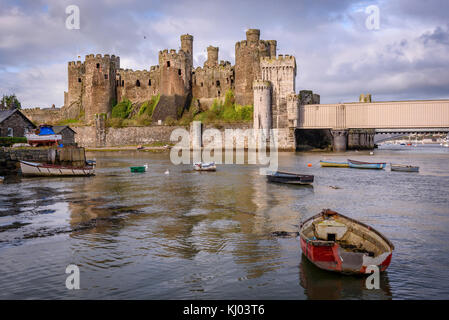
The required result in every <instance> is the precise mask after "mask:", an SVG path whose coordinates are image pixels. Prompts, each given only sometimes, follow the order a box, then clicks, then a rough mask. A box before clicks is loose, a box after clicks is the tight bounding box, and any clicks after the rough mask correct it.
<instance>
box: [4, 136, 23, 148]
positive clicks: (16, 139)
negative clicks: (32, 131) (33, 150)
mask: <svg viewBox="0 0 449 320" xmlns="http://www.w3.org/2000/svg"><path fill="white" fill-rule="evenodd" d="M27 142H28V140H27V138H25V137H0V146H1V147H10V146H12V145H13V144H14V143H27Z"/></svg>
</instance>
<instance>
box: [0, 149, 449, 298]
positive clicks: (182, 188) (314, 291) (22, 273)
mask: <svg viewBox="0 0 449 320" xmlns="http://www.w3.org/2000/svg"><path fill="white" fill-rule="evenodd" d="M326 156H328V157H332V159H334V160H335V161H339V160H340V159H339V158H341V160H345V159H346V158H348V157H349V158H354V157H355V156H357V157H358V158H360V160H364V159H366V160H367V159H371V160H372V161H377V160H379V161H391V162H401V161H402V162H404V159H403V158H404V156H405V155H404V153H401V154H397V153H392V152H390V151H376V155H375V156H370V155H369V153H367V154H363V152H360V153H357V155H355V154H344V155H339V154H329V155H323V154H312V153H311V154H301V153H297V154H291V153H281V154H280V168H282V169H283V170H284V169H285V170H288V171H295V172H299V173H304V174H314V175H315V182H314V186H313V187H304V186H289V185H283V184H277V183H267V181H266V178H265V177H264V176H261V175H259V168H258V167H257V166H252V165H220V166H219V168H218V170H217V171H216V172H209V173H203V172H195V171H193V170H192V168H191V166H190V165H181V166H175V165H173V164H171V162H170V160H169V158H168V155H167V154H148V153H138V152H124V153H97V154H95V155H94V156H90V158H93V157H95V158H96V159H97V175H96V176H95V177H91V178H55V179H49V178H43V179H23V180H22V181H21V182H17V183H8V184H5V185H2V186H1V187H0V256H1V259H2V264H0V274H2V275H3V276H2V277H0V287H1V288H6V289H7V290H6V291H4V292H6V293H3V294H2V293H0V297H14V298H24V297H36V298H60V297H66V296H67V295H69V296H68V297H69V298H73V296H72V295H71V294H73V293H67V292H66V291H67V290H63V289H64V286H63V285H62V286H61V283H64V281H65V279H64V278H63V279H62V280H61V279H60V278H58V277H56V276H55V275H56V274H58V275H62V276H64V273H63V272H62V274H61V270H64V268H65V267H66V266H67V264H69V263H76V264H77V265H79V266H80V267H81V268H82V270H83V277H84V278H83V279H84V280H83V281H84V282H83V283H84V286H85V290H84V291H83V292H79V293H78V295H79V296H78V297H80V298H94V299H95V298H142V297H144V298H154V299H164V298H181V299H185V298H186V299H192V298H194V299H221V298H230V299H251V298H252V299H273V298H275V299H292V298H293V299H297V298H304V297H307V298H309V299H391V298H392V297H394V298H399V299H401V298H404V297H407V298H423V297H430V298H435V297H438V298H442V297H447V292H448V291H447V284H448V283H449V278H448V275H447V264H448V263H449V260H448V259H449V258H448V257H449V251H448V249H449V247H448V246H447V243H448V241H447V240H448V239H447V238H448V233H447V228H448V227H449V218H448V215H447V213H449V212H448V211H447V208H448V207H449V203H448V197H447V185H448V183H449V180H448V179H449V175H448V174H447V168H448V163H449V157H448V154H446V153H445V154H439V153H437V154H431V155H428V154H426V153H424V154H420V153H416V154H415V153H414V154H412V155H410V154H409V155H408V156H409V159H408V162H411V163H416V164H417V165H419V166H420V167H421V168H422V171H421V172H420V173H419V174H417V175H407V174H401V173H399V174H395V173H391V172H390V171H389V170H382V171H379V172H377V171H376V172H373V171H363V170H351V169H344V168H343V169H339V168H335V170H333V169H330V170H326V168H321V167H320V166H319V160H320V158H322V157H326ZM364 157H365V158H364ZM144 163H148V165H149V170H148V172H145V173H139V174H133V173H131V172H130V170H129V166H131V165H141V164H144ZM308 163H312V164H313V166H312V167H308V166H307V164H308ZM167 169H168V170H169V171H170V174H169V175H165V174H164V172H165V171H166V170H167ZM329 186H338V188H335V189H334V188H330V187H329ZM373 195H375V196H373ZM323 208H333V209H335V210H337V211H340V212H341V213H343V214H348V215H350V216H352V217H354V218H356V219H358V220H361V221H363V222H365V223H368V224H369V225H372V226H373V227H374V228H376V229H377V230H379V231H381V232H382V233H383V234H385V235H386V236H387V237H388V238H389V239H390V240H391V241H392V242H393V243H394V244H395V246H396V250H395V254H394V258H393V261H392V263H391V265H390V267H389V269H388V270H387V273H385V274H382V275H381V289H380V290H367V289H365V277H348V276H340V275H338V274H333V273H329V272H327V271H323V270H320V269H318V268H316V267H315V266H314V265H312V264H311V263H310V262H309V261H308V260H307V259H305V258H304V257H303V258H300V255H299V253H300V249H299V243H298V241H297V239H295V238H294V237H293V238H288V237H286V238H276V237H273V236H272V233H273V232H275V231H286V232H287V233H288V232H292V233H294V232H297V231H298V227H299V226H298V225H299V221H300V220H302V219H304V218H306V217H309V216H311V215H313V214H316V213H318V212H319V211H321V209H323ZM410 235H413V236H412V237H411V236H410ZM410 261H413V262H414V263H413V266H411V264H410ZM298 269H299V272H298ZM429 269H432V274H431V275H429V274H428V270H429ZM35 274H36V275H45V276H39V277H38V276H33V275H35ZM62 276H61V277H62ZM33 277H34V278H33ZM298 278H299V279H298ZM30 283H32V285H30ZM42 288H45V289H42ZM13 293H14V294H16V295H14V294H13Z"/></svg>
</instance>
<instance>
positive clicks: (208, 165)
mask: <svg viewBox="0 0 449 320" xmlns="http://www.w3.org/2000/svg"><path fill="white" fill-rule="evenodd" d="M193 169H195V170H196V171H215V170H217V167H216V166H215V162H196V163H194V164H193Z"/></svg>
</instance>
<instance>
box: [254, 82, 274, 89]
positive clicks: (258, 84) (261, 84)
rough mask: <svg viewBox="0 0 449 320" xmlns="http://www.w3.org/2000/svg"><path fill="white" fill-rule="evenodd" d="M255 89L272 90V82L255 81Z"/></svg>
mask: <svg viewBox="0 0 449 320" xmlns="http://www.w3.org/2000/svg"><path fill="white" fill-rule="evenodd" d="M253 89H254V90H270V89H271V82H270V81H265V80H254V81H253Z"/></svg>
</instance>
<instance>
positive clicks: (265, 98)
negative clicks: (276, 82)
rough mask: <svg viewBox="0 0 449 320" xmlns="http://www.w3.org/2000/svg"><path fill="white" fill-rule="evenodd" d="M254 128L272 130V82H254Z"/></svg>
mask: <svg viewBox="0 0 449 320" xmlns="http://www.w3.org/2000/svg"><path fill="white" fill-rule="evenodd" d="M253 90H254V105H255V106H256V105H257V108H254V112H253V128H254V129H265V130H270V129H271V128H272V118H271V117H272V109H271V106H272V103H271V97H272V87H271V82H270V81H264V80H254V82H253Z"/></svg>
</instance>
